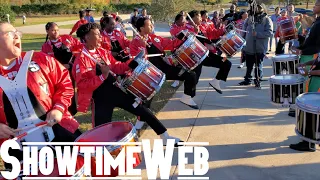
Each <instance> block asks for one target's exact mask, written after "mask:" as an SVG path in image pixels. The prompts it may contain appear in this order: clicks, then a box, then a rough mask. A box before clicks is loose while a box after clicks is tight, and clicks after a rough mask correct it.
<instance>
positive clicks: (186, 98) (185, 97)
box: [180, 94, 199, 109]
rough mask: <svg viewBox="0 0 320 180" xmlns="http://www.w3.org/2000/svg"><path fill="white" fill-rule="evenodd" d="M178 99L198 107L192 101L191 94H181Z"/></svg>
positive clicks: (192, 106)
mask: <svg viewBox="0 0 320 180" xmlns="http://www.w3.org/2000/svg"><path fill="white" fill-rule="evenodd" d="M180 101H181V102H182V103H184V104H186V105H188V106H190V107H191V108H193V109H199V107H198V105H197V104H196V103H195V102H194V100H193V99H192V97H191V96H189V95H186V94H183V95H182V97H181V98H180Z"/></svg>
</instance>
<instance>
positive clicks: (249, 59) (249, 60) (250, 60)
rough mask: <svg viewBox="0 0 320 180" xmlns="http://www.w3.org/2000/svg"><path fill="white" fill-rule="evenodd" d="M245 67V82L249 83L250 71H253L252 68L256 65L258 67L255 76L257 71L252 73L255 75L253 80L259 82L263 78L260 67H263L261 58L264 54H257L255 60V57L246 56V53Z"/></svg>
mask: <svg viewBox="0 0 320 180" xmlns="http://www.w3.org/2000/svg"><path fill="white" fill-rule="evenodd" d="M245 56H246V66H247V71H246V75H245V77H244V80H245V81H247V82H250V81H251V78H252V76H251V73H252V70H253V66H254V65H255V64H256V63H257V66H258V74H257V71H256V70H255V71H254V74H255V78H256V79H259V80H261V79H262V77H263V71H262V68H263V67H262V66H263V64H262V63H263V58H264V56H265V55H264V54H262V53H258V54H257V59H256V56H255V55H252V54H247V53H246V55H245Z"/></svg>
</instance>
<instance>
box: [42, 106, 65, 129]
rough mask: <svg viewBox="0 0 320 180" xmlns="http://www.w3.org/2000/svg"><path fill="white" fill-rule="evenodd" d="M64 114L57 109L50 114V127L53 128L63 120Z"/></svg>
mask: <svg viewBox="0 0 320 180" xmlns="http://www.w3.org/2000/svg"><path fill="white" fill-rule="evenodd" d="M62 115H63V113H62V112H61V111H59V110H57V109H52V110H51V111H50V112H49V113H48V114H47V118H46V121H47V122H48V126H53V125H55V124H57V123H59V122H61V120H62Z"/></svg>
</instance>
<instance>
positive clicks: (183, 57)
mask: <svg viewBox="0 0 320 180" xmlns="http://www.w3.org/2000/svg"><path fill="white" fill-rule="evenodd" d="M185 36H186V40H185V41H184V43H183V44H182V45H181V46H180V47H179V48H178V49H176V50H175V51H174V52H173V58H174V59H176V61H177V62H178V63H179V64H180V65H181V66H182V67H183V68H184V69H185V70H187V71H191V70H193V69H194V68H196V67H197V66H198V65H199V64H201V63H202V61H203V60H204V59H205V58H206V57H207V56H208V54H209V50H208V49H207V48H206V47H205V46H204V45H203V44H202V43H201V42H200V41H199V40H198V39H197V38H196V36H194V35H193V34H191V33H185Z"/></svg>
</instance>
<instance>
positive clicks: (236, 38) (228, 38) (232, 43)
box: [216, 30, 246, 57]
mask: <svg viewBox="0 0 320 180" xmlns="http://www.w3.org/2000/svg"><path fill="white" fill-rule="evenodd" d="M216 45H217V47H218V48H219V49H220V50H221V51H222V52H224V53H225V54H226V55H227V56H230V57H231V56H233V55H235V54H236V53H237V52H240V51H241V49H242V48H243V47H244V46H245V45H246V40H245V39H243V38H242V37H241V36H240V35H239V34H238V33H236V32H235V31H234V30H231V31H230V32H228V33H227V34H226V35H225V36H224V37H223V38H222V39H220V40H219V41H218V42H217V44H216Z"/></svg>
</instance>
